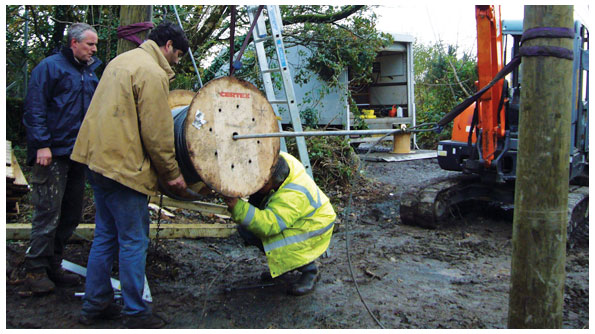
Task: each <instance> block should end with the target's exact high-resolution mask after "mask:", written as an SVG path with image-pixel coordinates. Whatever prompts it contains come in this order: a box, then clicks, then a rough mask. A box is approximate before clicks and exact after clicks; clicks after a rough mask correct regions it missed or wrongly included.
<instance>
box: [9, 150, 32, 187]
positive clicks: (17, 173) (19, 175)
mask: <svg viewBox="0 0 595 334" xmlns="http://www.w3.org/2000/svg"><path fill="white" fill-rule="evenodd" d="M11 159H12V166H11V167H12V172H13V174H14V179H15V180H14V184H15V185H18V186H27V185H28V183H27V178H25V174H23V170H22V169H21V166H19V162H18V161H17V157H16V156H15V155H14V152H12V153H11ZM7 169H8V168H7Z"/></svg>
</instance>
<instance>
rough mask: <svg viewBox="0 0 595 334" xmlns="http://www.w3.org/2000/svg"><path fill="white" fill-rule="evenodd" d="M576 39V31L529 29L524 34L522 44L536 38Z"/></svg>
mask: <svg viewBox="0 0 595 334" xmlns="http://www.w3.org/2000/svg"><path fill="white" fill-rule="evenodd" d="M540 37H543V38H571V39H572V38H574V30H573V29H571V28H560V27H539V28H532V29H527V30H525V32H523V37H522V38H521V44H522V43H524V42H525V41H528V40H530V39H534V38H540Z"/></svg>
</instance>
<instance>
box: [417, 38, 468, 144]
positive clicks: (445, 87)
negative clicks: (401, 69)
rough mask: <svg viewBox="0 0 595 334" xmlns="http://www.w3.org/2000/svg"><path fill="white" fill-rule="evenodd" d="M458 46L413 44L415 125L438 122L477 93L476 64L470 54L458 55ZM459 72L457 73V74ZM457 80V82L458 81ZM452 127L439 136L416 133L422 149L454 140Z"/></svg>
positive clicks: (428, 133) (446, 128)
mask: <svg viewBox="0 0 595 334" xmlns="http://www.w3.org/2000/svg"><path fill="white" fill-rule="evenodd" d="M457 54H458V48H457V46H452V45H448V46H447V47H444V46H443V45H442V44H441V43H440V42H438V43H435V44H433V45H420V44H417V43H416V44H414V47H413V55H414V67H415V104H416V123H417V124H423V123H427V122H437V121H439V120H440V119H441V118H442V117H443V116H444V115H445V114H447V113H448V112H450V110H452V108H454V107H455V106H456V105H458V104H459V103H461V102H462V101H463V100H465V99H466V98H467V97H468V96H469V95H471V94H473V93H474V92H475V87H474V86H475V85H474V83H475V81H476V80H477V63H476V61H475V58H474V57H473V56H471V55H470V54H468V53H463V55H462V56H461V57H460V58H459V57H458V56H457ZM455 73H456V74H455ZM457 78H458V79H457ZM451 132H452V124H449V125H448V126H446V127H445V129H444V130H443V131H442V132H441V133H440V134H437V133H434V132H422V133H419V134H417V143H418V145H420V147H423V148H427V149H434V148H435V147H436V145H437V144H438V142H439V141H440V140H444V139H449V138H450V137H451Z"/></svg>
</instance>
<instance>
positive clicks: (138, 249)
mask: <svg viewBox="0 0 595 334" xmlns="http://www.w3.org/2000/svg"><path fill="white" fill-rule="evenodd" d="M88 179H89V182H90V183H91V186H92V187H93V193H94V197H95V210H96V213H95V236H94V238H93V246H92V247H91V252H90V254H89V261H88V263H87V279H86V285H85V296H84V297H83V308H82V311H81V313H83V314H87V315H93V314H97V313H99V312H100V311H102V310H103V309H105V308H106V307H107V306H108V305H109V304H110V303H112V302H113V300H114V293H113V289H112V286H111V283H110V274H111V271H112V265H113V262H114V257H115V256H116V252H119V253H118V259H119V264H120V267H119V272H120V284H121V288H122V297H123V299H124V308H123V310H122V313H123V314H125V315H142V314H149V313H151V310H150V307H149V305H148V304H147V302H145V301H144V300H143V299H142V294H143V288H144V282H145V263H146V258H147V248H148V246H149V223H150V220H149V210H148V208H147V200H148V198H147V195H144V194H141V193H139V192H137V191H135V190H132V189H130V188H128V187H126V186H124V185H122V184H120V183H118V182H116V181H113V180H111V179H109V178H106V177H104V176H102V175H100V174H98V173H95V172H93V171H89V176H88Z"/></svg>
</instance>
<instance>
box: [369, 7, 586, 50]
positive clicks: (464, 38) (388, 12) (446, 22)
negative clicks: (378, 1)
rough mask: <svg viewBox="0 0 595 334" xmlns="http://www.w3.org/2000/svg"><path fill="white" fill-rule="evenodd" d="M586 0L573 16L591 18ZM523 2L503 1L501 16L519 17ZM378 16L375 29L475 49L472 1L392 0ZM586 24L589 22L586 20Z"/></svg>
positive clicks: (581, 18) (504, 18) (584, 20)
mask: <svg viewBox="0 0 595 334" xmlns="http://www.w3.org/2000/svg"><path fill="white" fill-rule="evenodd" d="M585 3H586V2H582V3H581V2H578V3H576V4H575V8H574V9H575V19H579V20H581V21H583V22H586V21H590V19H591V17H590V11H589V6H588V5H586V4H585ZM523 11H524V6H523V5H522V2H521V1H518V2H510V1H505V2H504V4H503V5H502V6H501V15H502V19H503V20H507V19H508V20H522V19H523ZM375 12H376V15H377V16H378V24H377V26H376V27H377V29H379V30H381V31H384V32H388V33H397V34H407V35H412V36H414V37H416V38H417V40H418V42H421V43H423V44H431V43H432V44H433V42H434V41H437V40H442V41H443V42H446V43H448V44H454V45H459V47H460V48H462V49H463V50H464V51H470V50H473V53H475V44H476V40H477V39H476V38H477V37H476V35H477V33H476V27H475V5H474V4H471V3H468V2H463V3H461V4H456V5H454V3H453V2H441V3H428V2H425V1H423V0H422V1H420V2H413V1H412V2H408V3H407V4H406V3H404V2H403V1H395V2H394V3H391V4H386V5H381V6H380V7H379V8H377V9H375ZM586 23H587V24H586V25H587V26H588V27H589V26H590V25H589V24H588V23H589V22H586Z"/></svg>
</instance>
